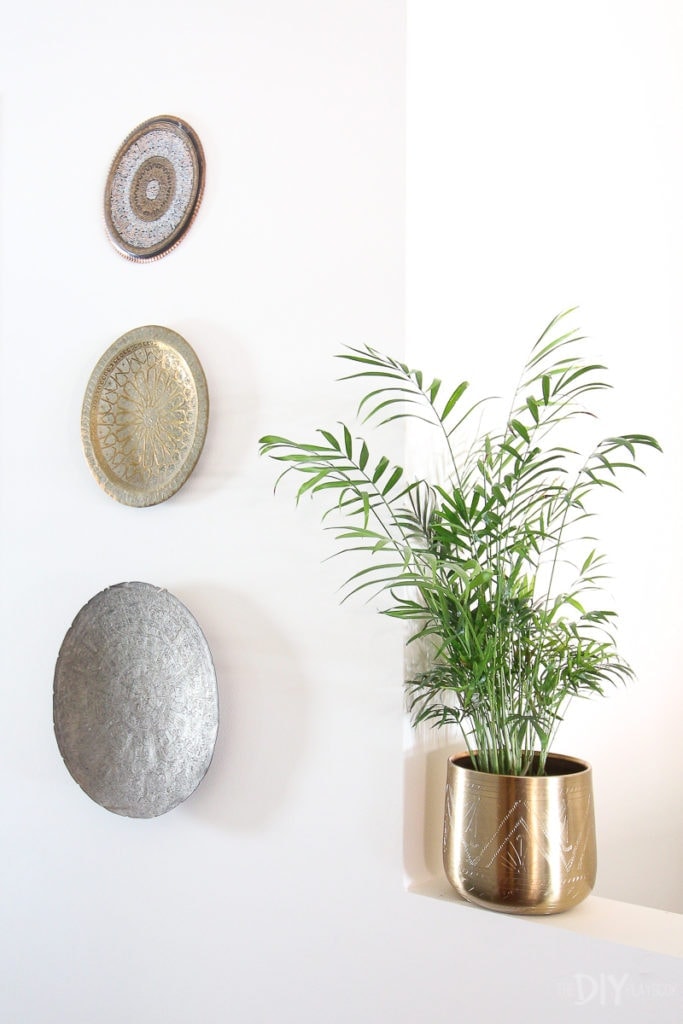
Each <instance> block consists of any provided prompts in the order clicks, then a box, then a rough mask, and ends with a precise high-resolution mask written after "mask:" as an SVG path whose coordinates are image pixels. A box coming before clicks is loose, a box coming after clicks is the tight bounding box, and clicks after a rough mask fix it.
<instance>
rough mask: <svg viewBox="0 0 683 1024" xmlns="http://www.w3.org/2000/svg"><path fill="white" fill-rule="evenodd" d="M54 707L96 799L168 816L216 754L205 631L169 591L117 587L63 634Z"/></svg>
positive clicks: (132, 811) (71, 762) (59, 733)
mask: <svg viewBox="0 0 683 1024" xmlns="http://www.w3.org/2000/svg"><path fill="white" fill-rule="evenodd" d="M53 708H54V728H55V736H56V738H57V744H58V746H59V750H60V753H61V755H62V757H63V758H64V762H65V764H66V767H67V768H68V770H69V772H70V773H71V775H72V776H73V778H74V779H75V780H76V782H77V783H78V784H79V786H80V787H81V788H82V789H83V790H84V791H85V792H86V793H87V795H88V796H89V797H91V798H92V799H93V800H94V801H95V802H96V803H98V804H101V806H102V807H105V808H106V809H107V810H109V811H113V812H114V813H115V814H123V815H127V816H128V817H131V818H153V817H156V816H157V815H159V814H164V813H165V812H166V811H170V810H171V809H172V808H173V807H176V806H177V805H178V804H179V803H181V802H182V801H183V800H185V799H187V797H188V796H189V795H190V794H191V793H192V792H194V790H195V789H196V788H197V786H198V785H199V783H200V782H201V781H202V779H203V778H204V775H205V774H206V772H207V770H208V768H209V765H210V763H211V758H212V756H213V750H214V746H215V742H216V736H217V733H218V691H217V687H216V674H215V670H214V667H213V662H212V659H211V652H210V650H209V646H208V644H207V642H206V638H205V637H204V634H203V633H202V631H201V629H200V628H199V626H198V625H197V622H196V621H195V619H194V618H193V616H192V615H191V614H190V612H189V611H188V610H187V608H186V607H185V606H184V605H183V604H182V603H181V602H180V601H179V600H178V599H177V598H176V597H174V596H173V595H172V594H169V593H168V592H167V591H166V590H161V589H159V588H158V587H154V586H152V585H151V584H149V583H119V584H117V585H116V586H113V587H109V588H108V589H107V590H103V591H101V592H100V593H99V594H97V595H96V596H95V597H93V598H92V599H91V600H90V601H89V602H88V603H87V604H86V605H84V607H83V608H81V610H80V612H79V613H78V615H77V616H76V618H75V619H74V622H73V624H72V626H71V627H70V628H69V630H68V632H67V634H66V636H65V637H64V641H63V643H62V646H61V649H60V651H59V656H58V658H57V664H56V668H55V677H54V704H53Z"/></svg>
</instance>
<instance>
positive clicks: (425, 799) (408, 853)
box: [403, 728, 465, 885]
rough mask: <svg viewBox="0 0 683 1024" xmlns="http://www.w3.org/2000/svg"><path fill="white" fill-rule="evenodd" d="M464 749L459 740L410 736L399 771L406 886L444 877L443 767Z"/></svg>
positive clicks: (432, 734) (430, 733)
mask: <svg viewBox="0 0 683 1024" xmlns="http://www.w3.org/2000/svg"><path fill="white" fill-rule="evenodd" d="M464 749H465V744H464V743H463V741H462V739H460V738H458V739H452V738H451V737H450V736H449V735H447V734H445V733H443V732H441V733H439V732H438V731H436V730H429V731H428V732H427V733H426V735H423V729H422V728H421V729H419V730H418V731H417V732H416V733H415V734H414V746H413V747H412V749H410V750H409V751H406V755H405V760H404V769H403V773H404V775H403V801H404V810H403V822H404V836H403V864H404V871H405V876H406V883H407V884H408V885H416V884H420V883H421V882H426V881H429V880H431V879H433V878H445V877H446V876H445V872H444V868H443V858H442V837H443V817H444V802H445V797H446V765H447V761H448V758H449V757H450V756H451V754H456V753H460V752H461V751H462V750H464Z"/></svg>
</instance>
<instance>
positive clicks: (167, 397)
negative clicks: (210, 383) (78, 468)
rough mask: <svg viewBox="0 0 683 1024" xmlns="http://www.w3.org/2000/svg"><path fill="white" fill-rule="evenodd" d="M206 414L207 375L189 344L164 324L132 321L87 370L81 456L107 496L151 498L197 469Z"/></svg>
mask: <svg viewBox="0 0 683 1024" xmlns="http://www.w3.org/2000/svg"><path fill="white" fill-rule="evenodd" d="M208 417H209V395H208V389H207V386H206V378H205V376H204V371H203V370H202V367H201V364H200V362H199V360H198V359H197V356H196V355H195V353H194V351H193V349H192V348H191V347H190V345H188V343H187V342H186V341H185V339H184V338H182V337H181V336H180V335H179V334H176V332H175V331H171V330H169V329H168V328H167V327H154V326H146V327H137V328H135V329H134V330H132V331H129V332H128V333H127V334H124V335H123V336H122V337H121V338H118V339H117V341H115V342H114V344H113V345H111V346H110V347H109V348H108V349H107V351H106V352H105V353H104V355H103V356H102V357H101V358H100V360H99V362H98V363H97V366H96V367H95V369H94V370H93V372H92V374H91V376H90V381H89V382H88V386H87V389H86V392H85V398H84V400H83V410H82V414H81V438H82V441H83V450H84V452H85V457H86V459H87V460H88V464H89V466H90V469H91V470H92V472H93V475H94V476H95V478H96V480H97V481H98V483H99V484H100V485H101V486H102V487H103V488H104V490H105V491H106V492H107V494H109V495H111V497H112V498H116V500H117V501H120V502H122V503H123V504H124V505H135V506H137V507H141V506H146V505H156V504H158V503H159V502H160V501H165V500H166V498H170V497H171V495H172V494H175V492H176V491H177V490H178V489H179V488H180V487H182V485H183V484H184V483H185V481H186V480H187V478H188V477H189V475H190V473H191V472H192V470H193V469H194V467H195V465H196V463H197V460H198V458H199V456H200V454H201V450H202V447H203V445H204V439H205V437H206V428H207V424H208Z"/></svg>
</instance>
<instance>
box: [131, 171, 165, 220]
mask: <svg viewBox="0 0 683 1024" xmlns="http://www.w3.org/2000/svg"><path fill="white" fill-rule="evenodd" d="M175 192H176V175H175V168H174V167H173V164H172V163H171V161H170V160H167V159H166V157H163V156H152V157H150V158H149V160H145V162H144V163H143V164H142V165H141V166H140V167H139V168H138V170H137V171H136V173H135V176H134V178H133V182H132V186H131V190H130V205H131V208H132V210H133V213H134V214H135V216H136V217H139V218H140V220H144V221H154V220H159V218H160V217H163V215H164V214H165V213H166V211H167V210H168V208H169V206H170V205H171V203H172V202H173V197H174V196H175Z"/></svg>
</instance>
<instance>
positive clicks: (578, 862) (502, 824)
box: [443, 754, 597, 914]
mask: <svg viewBox="0 0 683 1024" xmlns="http://www.w3.org/2000/svg"><path fill="white" fill-rule="evenodd" d="M546 771H547V774H546V775H544V776H540V777H539V776H525V777H517V776H514V775H490V774H489V773H488V772H479V771H475V769H474V768H473V767H472V762H471V760H470V757H469V755H467V754H456V755H454V756H453V757H451V758H449V760H448V777H447V782H446V813H445V822H444V839H443V854H444V867H445V868H446V875H447V876H448V880H449V882H450V883H451V885H452V886H453V888H454V889H455V890H456V892H457V893H459V895H460V896H462V897H464V899H466V900H469V901H470V902H471V903H477V904H479V906H482V907H487V908H489V909H490V910H499V911H504V912H506V913H509V914H558V913H560V912H561V911H563V910H568V909H569V908H570V907H574V906H576V904H577V903H580V902H581V901H582V900H584V899H585V898H586V896H588V894H589V893H590V892H591V890H592V888H593V885H594V884H595V873H596V867H597V858H596V850H595V818H594V812H593V779H592V771H591V767H590V765H589V764H587V762H585V761H580V760H578V759H577V758H573V757H565V756H564V755H561V754H549V755H548V761H547V766H546Z"/></svg>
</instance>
